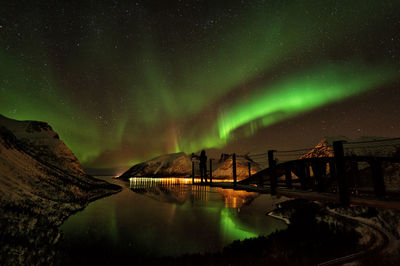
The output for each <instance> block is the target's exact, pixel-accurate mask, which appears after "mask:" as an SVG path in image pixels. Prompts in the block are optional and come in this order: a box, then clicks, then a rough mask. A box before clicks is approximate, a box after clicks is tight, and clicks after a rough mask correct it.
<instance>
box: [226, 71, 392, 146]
mask: <svg viewBox="0 0 400 266" xmlns="http://www.w3.org/2000/svg"><path fill="white" fill-rule="evenodd" d="M393 76H394V73H393V72H392V71H390V69H387V68H381V69H376V68H365V67H363V66H361V65H353V64H351V65H343V66H342V65H327V66H319V67H316V68H314V69H311V70H310V71H307V72H305V73H303V74H300V75H294V76H290V77H288V78H286V79H284V80H282V81H278V82H276V83H274V84H271V85H266V86H265V87H264V86H263V87H261V88H260V90H259V91H257V92H255V93H254V94H252V95H251V97H249V98H247V99H240V100H239V101H237V102H235V103H233V104H232V105H231V107H229V108H227V109H226V110H223V111H222V113H221V115H220V117H219V120H218V128H219V137H220V138H221V139H225V138H228V137H229V134H230V133H231V132H232V131H234V130H235V129H237V128H239V127H241V126H243V125H247V124H249V123H251V122H253V121H257V120H260V122H261V123H259V125H260V126H269V125H271V124H273V123H276V122H279V121H281V120H283V119H287V118H291V117H293V116H295V115H298V114H300V113H302V112H305V111H309V110H312V109H315V108H317V107H320V106H323V105H325V104H328V103H331V102H334V101H338V100H342V99H345V98H348V97H350V96H354V95H357V94H359V93H362V92H364V91H366V90H369V89H372V88H374V87H375V86H379V85H382V83H385V82H387V80H390V79H392V78H393ZM249 126H250V127H251V131H253V132H254V131H255V130H256V129H257V126H256V127H255V126H254V124H250V125H249Z"/></svg>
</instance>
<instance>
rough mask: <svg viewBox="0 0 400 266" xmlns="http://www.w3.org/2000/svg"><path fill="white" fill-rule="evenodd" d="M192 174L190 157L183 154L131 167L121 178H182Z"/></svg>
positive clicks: (163, 157) (173, 154)
mask: <svg viewBox="0 0 400 266" xmlns="http://www.w3.org/2000/svg"><path fill="white" fill-rule="evenodd" d="M191 173H192V162H191V158H190V156H188V155H186V154H185V153H184V152H179V153H171V154H166V155H162V156H159V157H156V158H153V159H151V160H148V161H146V162H143V163H139V164H136V165H134V166H132V167H131V168H130V169H129V170H128V171H126V172H125V173H123V174H122V175H121V176H120V177H121V178H129V177H133V176H143V177H183V176H189V175H191Z"/></svg>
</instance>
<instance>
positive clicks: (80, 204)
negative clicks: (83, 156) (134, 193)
mask: <svg viewBox="0 0 400 266" xmlns="http://www.w3.org/2000/svg"><path fill="white" fill-rule="evenodd" d="M120 189H121V188H120V187H118V186H115V185H111V184H109V183H107V182H104V181H101V180H98V179H95V178H93V177H91V176H89V175H87V174H86V173H85V171H84V170H83V169H82V167H81V165H80V163H79V161H78V160H77V158H76V157H75V156H74V154H73V153H72V152H71V150H70V149H69V148H68V147H67V146H66V145H65V144H64V143H63V142H62V141H61V140H60V138H59V136H58V134H57V133H56V132H54V131H53V129H52V128H51V127H50V126H49V125H48V124H47V123H44V122H37V121H16V120H12V119H9V118H6V117H4V116H2V115H0V213H1V215H2V216H1V219H0V244H1V245H2V250H1V253H0V261H2V262H5V264H7V265H10V264H12V265H14V264H44V263H46V262H48V261H47V259H48V258H49V257H48V256H46V254H47V253H48V252H50V251H49V250H51V247H52V245H53V244H54V243H56V242H57V241H58V239H59V237H60V232H59V230H58V226H60V225H61V224H62V222H63V221H64V220H65V219H66V218H67V217H68V216H69V215H70V214H72V213H73V212H76V211H78V210H80V209H82V208H84V207H85V206H86V205H87V204H88V202H89V201H91V200H94V199H97V198H99V197H103V196H106V195H109V194H112V193H116V192H118V191H120ZM41 253H42V254H44V255H41V256H39V255H38V254H41Z"/></svg>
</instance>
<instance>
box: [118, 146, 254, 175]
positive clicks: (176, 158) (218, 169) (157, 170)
mask: <svg viewBox="0 0 400 266" xmlns="http://www.w3.org/2000/svg"><path fill="white" fill-rule="evenodd" d="M194 162H195V175H196V177H199V176H200V172H199V162H198V160H196V159H194ZM249 162H250V164H251V173H252V174H254V173H256V172H257V171H259V170H260V167H259V165H258V164H257V163H255V162H253V161H252V160H251V159H250V158H248V157H246V156H240V155H238V156H237V158H236V173H237V177H238V178H239V179H240V178H245V177H248V175H249V170H248V163H249ZM213 169H214V170H213V173H212V174H213V178H221V179H224V178H232V156H231V155H229V154H224V153H222V154H221V157H220V159H219V160H218V161H217V160H214V161H213ZM191 175H192V158H191V156H189V155H186V154H185V153H184V152H179V153H171V154H166V155H162V156H159V157H156V158H153V159H150V160H148V161H146V162H143V163H139V164H136V165H134V166H132V167H131V168H130V169H129V170H128V171H126V172H125V173H124V174H122V175H121V176H120V178H129V177H188V176H191ZM208 175H209V165H208V162H207V176H208Z"/></svg>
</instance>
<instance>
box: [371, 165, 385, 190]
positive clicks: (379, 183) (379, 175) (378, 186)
mask: <svg viewBox="0 0 400 266" xmlns="http://www.w3.org/2000/svg"><path fill="white" fill-rule="evenodd" d="M370 165H371V169H372V181H373V183H374V191H375V195H377V196H378V197H383V196H385V195H386V188H385V180H384V179H383V169H382V164H381V162H380V161H378V160H377V159H374V160H373V161H372V162H371V163H370Z"/></svg>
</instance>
